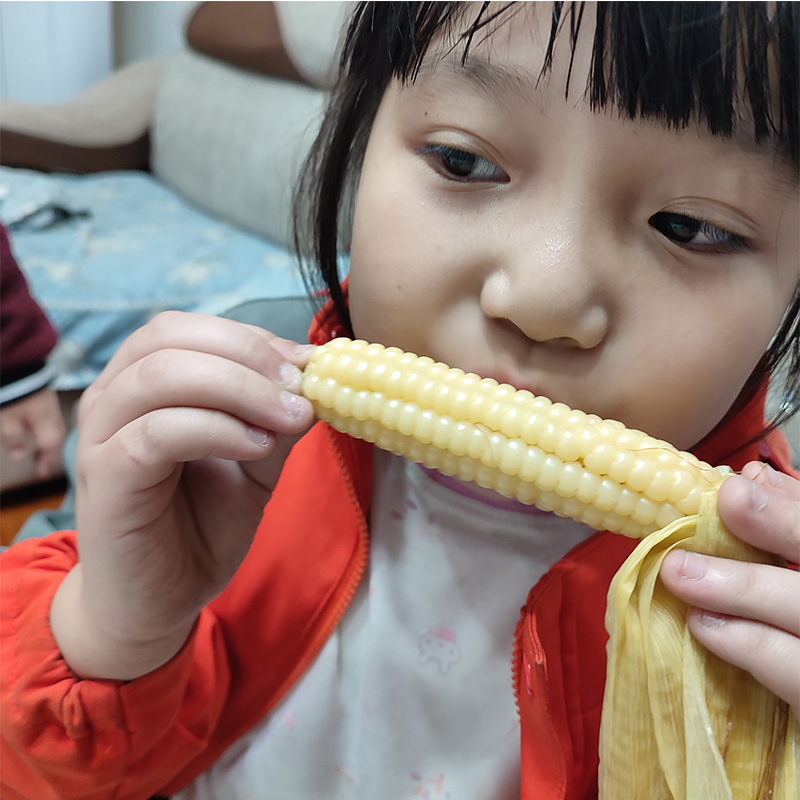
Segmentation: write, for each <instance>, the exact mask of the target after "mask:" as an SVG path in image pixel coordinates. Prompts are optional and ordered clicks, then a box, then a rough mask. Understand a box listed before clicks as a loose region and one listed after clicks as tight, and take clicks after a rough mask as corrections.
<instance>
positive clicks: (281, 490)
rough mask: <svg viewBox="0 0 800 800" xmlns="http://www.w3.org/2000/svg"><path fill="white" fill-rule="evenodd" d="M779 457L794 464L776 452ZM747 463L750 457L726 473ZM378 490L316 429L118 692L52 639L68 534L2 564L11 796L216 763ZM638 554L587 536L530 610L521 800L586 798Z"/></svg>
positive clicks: (297, 645) (285, 657)
mask: <svg viewBox="0 0 800 800" xmlns="http://www.w3.org/2000/svg"><path fill="white" fill-rule="evenodd" d="M762 415H763V397H760V398H755V399H754V400H753V401H752V402H751V403H750V404H749V405H748V406H747V407H746V408H744V409H743V410H742V411H741V412H740V413H739V414H737V415H736V416H735V417H733V418H732V419H730V420H728V421H726V422H725V424H723V425H721V426H720V428H719V429H718V430H717V431H715V432H714V433H713V434H712V435H711V436H710V437H708V438H707V439H706V441H705V442H704V444H703V446H702V448H700V450H698V454H699V455H701V456H702V457H704V458H706V459H707V460H710V461H712V462H718V461H719V459H720V457H721V456H722V454H723V453H726V452H727V451H728V450H729V449H730V444H731V443H732V442H742V441H747V439H749V437H750V435H751V434H753V433H754V432H756V431H757V430H758V429H759V427H760V425H761V420H762ZM775 444H776V447H777V448H778V449H779V450H780V453H779V455H778V457H777V459H778V463H782V464H783V465H784V466H786V465H787V464H788V461H786V460H783V459H785V457H786V452H785V442H782V440H781V439H775ZM757 451H758V447H757V446H755V447H751V448H748V449H747V450H746V451H744V452H742V453H740V454H739V455H738V456H737V457H736V458H735V459H734V461H733V462H732V463H733V466H735V467H739V466H741V465H742V464H743V463H744V462H745V461H746V460H749V459H750V458H754V457H756V455H757ZM371 490H372V448H371V445H368V444H365V443H363V442H360V441H357V440H354V439H351V438H350V437H348V436H345V435H342V434H339V433H337V432H336V431H334V430H333V429H331V428H330V427H329V426H327V425H325V424H322V423H318V424H317V425H316V426H315V427H314V428H312V430H311V431H310V432H309V433H308V434H307V435H306V436H305V437H304V438H303V440H302V441H301V442H300V443H299V444H298V445H297V447H295V449H294V450H293V451H292V454H291V455H290V458H289V460H288V461H287V463H286V466H285V468H284V472H283V475H282V477H281V480H280V483H279V485H278V487H277V489H276V491H275V493H274V494H273V497H272V499H271V501H270V503H269V504H268V506H267V508H266V510H265V513H264V517H263V520H262V523H261V525H260V527H259V529H258V532H257V534H256V537H255V541H254V543H253V546H252V548H251V550H250V552H249V554H248V556H247V558H246V559H245V561H244V563H243V565H242V567H241V568H240V570H239V571H238V572H237V574H236V576H235V577H234V579H233V581H232V582H231V584H230V585H229V586H228V588H227V589H226V590H225V591H224V592H223V593H222V594H221V595H220V596H219V597H218V598H217V599H216V600H214V601H213V602H212V603H211V604H210V605H209V606H208V607H207V608H206V609H205V610H204V611H203V613H202V614H201V616H200V618H199V620H198V622H197V625H196V626H195V629H194V631H193V633H192V636H191V638H190V640H189V641H188V642H187V644H186V645H185V647H184V648H183V649H182V650H181V652H180V653H179V654H178V655H177V656H175V658H173V659H172V660H171V661H170V662H169V663H167V664H165V665H164V666H162V667H160V668H159V669H157V670H155V671H154V672H152V673H150V674H148V675H145V676H143V677H142V678H139V679H138V680H135V681H131V682H128V683H123V682H115V681H94V680H78V679H77V678H76V676H75V675H73V674H72V673H71V671H70V670H69V668H68V667H67V665H66V664H65V662H64V661H63V660H62V659H61V657H60V655H59V652H58V648H57V647H56V644H55V642H54V640H53V638H52V635H51V633H50V630H49V627H48V614H49V609H50V604H51V601H52V598H53V594H54V593H55V590H56V587H57V586H58V584H59V582H60V581H61V579H62V578H63V576H64V575H65V573H66V572H67V571H68V570H69V569H70V568H71V567H72V566H73V565H74V564H75V563H76V561H77V553H76V546H75V537H74V534H73V533H71V532H64V533H57V534H53V535H52V536H50V537H47V538H46V539H43V540H28V541H23V542H20V543H19V544H17V545H14V546H13V547H12V548H10V549H9V550H7V551H6V552H5V553H4V554H3V555H2V557H0V564H2V568H3V575H2V583H0V591H1V592H2V596H1V597H0V612H1V613H2V637H1V638H0V665H1V668H0V703H1V705H0V709H1V710H2V717H0V733H1V734H2V750H1V751H0V769H1V770H2V778H0V787H2V797H3V800H19V798H27V799H28V800H30V799H31V798H35V799H36V800H44V799H45V798H54V800H55V799H56V798H57V800H71V798H76V799H77V798H80V800H95V798H97V799H99V798H112V797H113V798H115V800H134V799H135V800H145V799H146V798H148V797H149V796H150V795H153V794H156V793H158V794H162V795H169V794H170V793H171V792H174V791H176V790H177V789H179V788H180V787H182V786H184V785H186V784H187V783H189V782H190V781H191V780H192V779H193V778H194V777H195V776H197V775H198V774H200V773H202V772H203V771H205V770H206V769H207V768H208V767H210V766H211V764H213V763H214V761H216V759H217V758H219V756H220V755H221V754H222V753H223V751H224V750H225V749H226V748H227V747H228V746H229V745H231V744H232V743H233V742H235V741H236V740H237V739H238V738H240V737H241V736H242V734H243V733H244V732H245V731H247V730H248V729H250V728H252V727H253V726H254V725H255V724H257V723H258V722H259V720H261V719H262V718H263V717H264V715H266V714H267V713H269V711H270V709H272V708H273V707H274V706H275V705H276V703H278V701H279V700H280V699H281V698H282V697H283V696H284V695H285V694H286V693H287V692H288V691H289V690H290V689H291V687H292V686H293V685H294V683H295V682H296V681H297V679H298V677H299V676H300V675H301V673H302V672H303V671H304V670H305V669H306V667H307V666H308V665H309V664H310V663H311V661H312V660H313V659H314V658H315V656H316V654H317V653H318V651H319V650H320V648H321V647H322V644H323V643H324V641H325V640H326V638H327V637H328V635H329V634H330V633H331V632H332V631H333V630H334V628H335V627H336V626H337V624H338V623H339V620H340V618H341V616H342V614H343V613H344V610H345V609H346V607H347V605H348V603H349V602H350V600H351V598H352V596H353V593H354V592H355V589H356V585H357V584H358V582H359V580H360V578H361V576H362V574H363V572H364V570H365V567H366V564H367V556H368V547H369V540H368V530H367V513H368V509H369V502H370V496H371ZM299 511H301V512H302V513H299ZM634 545H635V542H633V541H631V540H628V539H625V538H623V537H620V536H615V535H612V534H609V533H607V532H601V533H597V534H595V535H594V536H592V537H591V538H590V539H588V540H587V541H585V542H584V543H583V544H581V545H580V546H578V547H577V548H575V549H574V550H572V551H571V552H570V553H569V554H568V555H567V556H566V557H565V558H564V559H562V560H561V561H559V562H558V563H557V564H555V565H554V566H553V567H552V568H551V569H550V570H549V571H548V572H547V574H546V575H545V576H544V577H543V578H542V579H541V580H540V581H539V583H538V584H537V585H536V586H535V587H534V588H533V589H532V590H531V592H530V595H529V596H528V598H527V601H526V602H525V605H524V607H523V609H522V614H521V618H520V621H519V623H518V627H517V637H516V645H515V648H514V653H513V654H512V653H509V658H510V659H512V662H513V665H514V675H515V691H516V692H517V697H518V699H519V709H520V715H521V731H522V786H523V789H522V796H523V798H526V800H527V799H528V798H530V799H533V798H537V800H541V799H542V798H547V799H548V800H549V799H550V798H564V800H583V798H591V797H595V796H596V793H597V788H596V774H597V765H598V757H597V740H598V731H599V720H600V706H601V701H602V696H603V684H604V680H605V643H606V634H605V631H604V627H603V615H604V612H605V596H606V592H607V590H608V585H609V583H610V580H611V578H612V576H613V574H614V573H615V572H616V570H617V569H618V568H619V566H620V565H621V564H622V562H623V560H624V559H625V557H626V556H627V555H628V554H629V553H630V551H631V550H632V548H633V546H634ZM520 599H521V600H522V598H520Z"/></svg>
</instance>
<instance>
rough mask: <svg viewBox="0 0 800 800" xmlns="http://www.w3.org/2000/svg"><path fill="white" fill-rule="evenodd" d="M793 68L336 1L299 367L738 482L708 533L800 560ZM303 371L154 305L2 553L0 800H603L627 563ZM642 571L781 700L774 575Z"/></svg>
mask: <svg viewBox="0 0 800 800" xmlns="http://www.w3.org/2000/svg"><path fill="white" fill-rule="evenodd" d="M797 53H798V12H797V7H796V6H795V5H794V4H789V3H787V4H781V3H775V4H773V3H770V4H753V5H750V4H719V5H718V6H717V5H715V4H692V3H687V4H680V3H675V4H673V3H670V4H660V3H659V4H655V3H653V4H641V5H639V4H634V3H624V4H618V5H617V4H611V5H605V4H599V5H598V6H596V7H594V6H588V5H587V6H585V7H584V6H583V5H575V6H562V4H554V5H550V4H544V3H536V4H519V5H514V4H512V5H511V6H510V7H507V6H505V5H497V6H495V5H494V4H490V5H488V6H486V5H482V4H470V3H465V4H459V3H452V4H450V3H433V4H402V3H375V4H367V5H366V6H364V7H359V8H358V9H357V11H356V12H355V16H354V18H353V21H352V24H351V27H350V29H349V33H348V37H347V40H346V43H345V45H344V55H343V76H342V79H341V81H340V84H339V86H338V88H337V90H336V92H335V94H334V97H333V100H332V105H331V109H330V112H329V114H328V117H327V119H326V122H325V124H324V127H323V132H322V135H321V139H320V142H319V143H318V147H317V150H316V152H315V154H314V156H313V158H312V160H311V162H310V166H309V169H310V172H309V173H308V175H307V177H306V182H305V184H304V186H305V189H306V195H305V196H306V197H308V196H312V197H313V209H312V214H315V215H316V216H315V225H314V230H315V236H314V243H313V249H314V252H315V254H316V256H317V263H318V265H319V268H320V275H321V276H322V278H323V279H324V283H325V285H326V286H327V289H328V291H329V294H330V298H331V301H330V303H329V304H328V306H326V308H325V309H324V310H323V311H322V312H321V314H320V315H319V316H318V318H317V320H316V322H315V325H314V327H313V329H312V341H313V342H315V343H319V342H322V341H324V340H326V339H328V338H330V337H332V336H336V335H339V334H342V333H346V334H354V335H356V336H358V337H360V338H365V339H369V340H373V341H378V342H381V343H383V344H386V345H397V346H400V347H402V348H404V349H406V350H411V351H414V352H417V353H419V354H426V355H429V356H431V357H432V358H435V359H437V360H441V361H444V362H446V363H448V364H450V365H451V366H457V367H461V368H462V369H465V370H469V371H474V372H477V373H479V374H482V375H484V376H487V377H494V378H497V379H499V380H501V381H507V382H510V383H512V384H514V385H515V386H518V387H524V388H528V389H530V390H532V391H533V392H535V393H539V394H544V395H546V396H548V397H551V398H552V399H554V400H560V401H563V402H566V403H567V404H569V405H571V406H573V407H578V408H581V409H583V410H585V411H590V412H594V413H596V414H599V415H601V416H603V417H612V418H616V419H619V420H622V421H623V422H624V423H625V424H626V425H628V426H630V427H636V428H640V429H643V430H645V431H647V432H648V433H651V434H653V435H655V436H658V437H661V438H664V439H667V440H669V441H671V442H672V443H674V444H675V445H676V446H678V447H680V448H684V449H686V448H693V449H694V450H695V452H697V453H698V455H700V456H702V457H703V458H705V459H707V460H710V461H712V462H714V463H720V462H722V461H725V462H727V463H729V464H731V465H732V466H733V467H734V468H735V469H738V470H741V471H742V473H743V474H742V475H741V476H736V477H732V478H730V479H729V480H728V481H726V482H725V484H724V486H723V488H722V490H721V492H720V496H719V510H720V513H721V515H722V517H723V518H724V520H725V522H726V523H727V524H728V526H729V527H730V529H731V530H732V532H733V533H734V534H735V535H737V536H739V537H741V538H742V539H744V540H746V541H748V542H751V543H753V544H755V545H757V546H758V547H759V548H761V549H764V550H767V551H770V552H772V553H776V554H778V555H780V556H783V557H784V558H786V559H788V560H789V561H792V562H797V561H798V555H799V551H800V522H799V521H800V483H798V481H796V480H795V479H793V478H792V477H790V476H789V475H787V474H781V472H780V471H779V469H778V468H783V469H784V470H787V469H788V459H786V458H785V448H784V444H785V443H784V442H783V441H782V440H781V439H780V437H778V436H775V435H769V436H765V434H764V430H763V428H764V423H763V419H764V415H763V403H764V392H765V389H766V385H767V381H768V378H769V376H770V374H772V373H774V374H778V373H779V367H781V365H783V372H781V374H782V375H783V376H785V381H786V383H785V394H784V396H785V397H786V399H787V404H786V408H787V409H789V406H790V405H791V404H792V401H793V400H794V399H795V398H796V394H795V393H796V391H797V388H798V382H800V378H799V377H798V376H800V363H798V362H799V361H800V352H798V334H797V325H798V318H800V295H799V294H798V284H799V283H800V256H799V255H798V247H797V243H798V235H799V231H798V83H797V77H798V71H797V70H798V64H797ZM356 183H357V191H356ZM353 197H354V198H355V204H354V209H350V208H349V206H348V203H347V199H348V198H353ZM301 241H302V234H301ZM343 246H349V250H350V258H351V261H350V275H349V284H348V285H347V286H343V285H340V283H339V279H338V275H337V272H336V254H337V251H338V250H339V248H341V247H343ZM776 331H777V334H776ZM308 352H309V348H308V347H307V346H304V347H301V346H299V345H296V344H294V343H292V342H288V341H285V340H280V339H277V338H275V337H273V336H271V335H270V334H268V333H265V332H264V331H261V330H259V329H256V328H252V327H249V326H244V325H239V324H236V323H233V322H231V321H228V320H222V319H213V318H205V317H197V316H193V315H183V314H166V315H163V316H160V317H158V318H156V319H155V320H154V321H153V322H152V323H150V324H149V325H147V326H146V327H144V328H143V329H142V330H140V331H138V332H137V333H135V334H134V335H133V336H132V337H131V338H130V339H129V340H128V341H127V342H126V343H125V344H124V345H123V346H122V347H121V349H120V350H119V352H118V353H117V355H116V356H115V357H114V358H113V359H112V361H111V362H110V363H109V365H108V367H107V369H106V370H105V371H104V373H103V374H102V375H101V377H100V378H99V380H98V381H97V383H96V384H95V385H94V386H93V387H92V388H91V389H89V390H88V391H87V392H86V395H85V399H84V400H83V402H82V407H81V420H80V427H81V441H80V445H79V453H78V478H77V487H76V490H77V498H78V507H77V509H78V510H77V529H78V533H77V538H76V536H75V535H74V534H72V533H69V532H65V533H63V534H57V535H54V536H52V537H49V538H48V539H46V540H40V541H32V542H23V543H21V544H19V545H16V546H14V547H12V548H11V549H10V550H8V551H7V552H6V553H5V554H4V555H3V559H4V563H5V575H4V579H3V586H2V589H3V593H4V597H3V606H2V608H3V615H4V622H3V626H4V627H3V669H2V681H3V689H2V699H3V704H4V705H3V713H4V719H3V731H2V734H3V740H4V751H3V778H2V780H3V798H4V800H15V798H23V797H24V798H44V797H58V798H61V800H65V799H66V798H82V799H83V800H86V799H87V798H111V797H114V798H118V799H119V798H147V797H149V796H150V795H155V794H159V795H172V796H174V797H180V798H212V797H213V798H233V797H262V796H269V797H274V798H304V797H307V798H320V797H325V798H369V799H371V798H378V797H389V798H406V797H407V798H413V797H428V798H440V797H441V798H447V797H449V798H452V799H453V800H456V798H489V797H491V798H513V797H519V796H520V794H521V795H522V796H523V797H526V798H588V797H593V796H596V792H597V779H596V771H597V764H598V756H597V738H598V726H599V718H600V705H601V701H602V691H603V681H604V672H605V667H604V645H605V633H604V631H603V613H604V605H605V593H606V591H607V589H608V584H609V582H610V580H611V577H612V576H613V574H614V572H615V571H616V570H617V569H618V568H619V566H620V565H621V564H622V562H623V560H624V559H625V557H626V556H627V554H628V553H630V551H631V549H632V548H633V546H634V544H635V542H631V541H628V540H626V539H624V538H623V537H619V536H615V535H612V534H609V533H607V532H599V533H598V532H594V531H591V530H589V529H587V528H586V527H584V526H582V525H579V524H577V523H574V522H572V521H570V520H563V519H560V518H556V517H553V516H551V515H547V514H542V513H537V512H536V511H535V510H531V509H528V508H527V507H520V506H518V505H516V504H515V503H509V502H506V501H503V500H502V498H499V497H498V496H496V495H492V494H491V493H489V492H486V491H480V490H478V489H476V488H475V487H473V486H470V485H466V484H462V483H459V482H457V481H453V480H447V479H444V478H442V477H441V476H438V475H437V474H435V473H432V472H430V471H426V470H423V469H421V468H420V467H418V466H416V465H413V464H410V463H408V462H405V461H404V460H402V459H400V458H397V457H394V456H389V455H387V454H385V453H382V452H378V451H375V450H374V449H373V448H372V446H370V445H368V444H365V443H363V442H359V441H356V440H353V439H351V438H349V437H347V436H345V435H343V434H338V433H336V432H334V431H333V430H332V429H330V428H329V427H327V426H325V425H322V424H317V425H315V426H314V427H311V426H312V423H313V419H312V417H313V412H312V409H311V407H310V404H309V403H308V402H307V401H306V400H305V399H303V398H302V397H301V396H300V395H299V385H300V369H301V368H302V367H303V365H304V363H305V360H306V359H307V357H308ZM309 428H310V430H309ZM306 431H308V432H307V433H305V435H304V436H302V438H301V435H302V434H303V433H304V432H306ZM290 451H291V452H290ZM782 453H783V456H784V457H783V459H782V456H781V454H782ZM765 462H770V463H771V464H772V466H770V465H768V464H767V463H765ZM776 467H777V468H776ZM662 579H663V581H664V582H665V583H666V585H667V586H668V587H669V588H670V589H671V590H672V591H673V592H674V593H675V594H677V595H678V596H679V597H681V598H683V599H684V600H686V601H688V602H689V603H690V604H692V605H693V606H696V609H695V610H694V611H693V612H692V618H691V621H692V630H693V632H694V634H695V635H696V637H697V638H698V639H699V640H700V642H702V643H703V644H704V645H705V646H707V647H708V648H709V649H711V650H713V651H714V652H716V653H718V654H719V655H720V656H721V657H722V658H724V659H727V660H729V661H731V662H733V663H735V664H737V665H740V666H741V667H743V668H744V669H746V670H749V671H751V672H752V673H753V674H754V675H755V676H756V677H757V678H758V679H759V680H760V681H762V682H763V683H764V684H765V685H766V686H767V687H768V688H769V689H771V690H772V691H773V692H774V693H775V694H777V695H778V696H779V697H781V698H783V699H784V700H785V701H787V703H789V704H791V707H792V710H793V713H794V714H795V715H798V714H800V673H799V672H798V669H797V664H798V663H800V618H798V614H797V609H798V607H800V576H799V575H798V574H797V572H796V571H793V570H790V569H784V568H778V567H769V566H757V565H753V564H745V563H734V562H728V561H725V560H722V559H715V558H710V557H703V556H698V555H690V554H688V553H682V552H676V553H673V554H671V555H670V556H669V557H668V558H667V559H666V560H665V562H664V566H663V569H662ZM531 587H533V588H531ZM520 605H522V613H521V615H520V610H519V609H520ZM509 668H511V672H510V670H509Z"/></svg>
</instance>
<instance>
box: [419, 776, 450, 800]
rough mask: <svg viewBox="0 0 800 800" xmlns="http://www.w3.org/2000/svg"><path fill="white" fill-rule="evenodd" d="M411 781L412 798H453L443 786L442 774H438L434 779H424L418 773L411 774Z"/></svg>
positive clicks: (427, 799) (426, 799)
mask: <svg viewBox="0 0 800 800" xmlns="http://www.w3.org/2000/svg"><path fill="white" fill-rule="evenodd" d="M411 780H412V781H413V783H414V789H413V792H412V797H421V798H422V800H434V798H437V797H440V798H443V800H448V798H451V797H452V796H453V795H452V793H451V792H450V791H448V789H447V786H446V785H445V780H444V772H440V773H439V774H438V775H437V776H436V777H435V778H424V777H423V776H422V775H421V774H420V773H419V772H412V773H411Z"/></svg>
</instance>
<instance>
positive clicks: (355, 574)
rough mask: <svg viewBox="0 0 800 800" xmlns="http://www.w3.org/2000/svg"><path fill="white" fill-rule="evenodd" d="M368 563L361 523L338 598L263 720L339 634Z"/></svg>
mask: <svg viewBox="0 0 800 800" xmlns="http://www.w3.org/2000/svg"><path fill="white" fill-rule="evenodd" d="M329 436H330V431H329ZM330 438H331V440H332V442H333V448H334V452H335V454H336V460H337V461H338V462H339V465H340V467H341V469H342V474H343V475H344V476H345V479H346V481H347V484H348V488H349V490H350V496H351V498H352V500H353V503H354V505H356V506H357V507H359V508H360V504H359V503H358V499H357V494H356V490H355V487H354V486H353V481H352V477H351V475H350V471H349V470H347V469H345V466H344V463H343V461H344V459H343V456H342V452H341V449H340V447H339V443H338V441H336V437H335V436H331V437H330ZM368 559H369V528H368V527H367V524H366V522H362V524H361V526H360V527H359V531H358V541H357V543H356V551H355V554H354V555H353V558H352V559H351V560H350V563H349V564H348V565H347V568H346V569H345V574H344V577H343V578H342V580H341V581H340V582H339V586H338V587H337V588H336V596H335V597H334V598H333V599H332V600H331V601H330V604H329V606H328V609H327V610H326V611H325V613H324V614H323V620H324V622H323V624H322V625H321V627H320V628H319V629H318V630H317V632H316V633H315V634H314V636H313V637H312V639H311V641H310V642H309V644H308V646H307V647H306V649H305V652H304V653H303V655H302V657H301V658H300V659H299V660H298V662H297V664H295V666H294V668H293V669H292V671H291V672H290V673H289V675H288V676H287V677H286V679H285V680H284V682H283V684H282V685H281V687H280V688H279V689H278V690H277V691H276V692H275V693H274V694H273V696H272V699H271V701H270V703H269V704H268V705H267V706H266V709H265V711H264V716H266V715H267V714H269V713H270V712H271V711H272V710H273V709H274V708H275V707H276V706H277V705H278V704H279V703H280V702H281V700H283V698H284V697H285V696H286V695H287V694H288V693H289V691H290V690H291V689H292V687H293V686H294V685H295V684H296V683H297V681H299V680H300V678H301V676H302V675H303V674H304V673H305V672H306V670H307V669H308V668H309V667H310V666H311V664H312V663H313V661H314V659H315V658H316V657H317V656H318V655H319V652H320V650H322V648H323V646H324V645H325V642H327V641H328V639H329V638H330V636H331V634H332V633H333V632H334V630H336V626H337V625H338V624H339V622H340V621H341V619H342V617H343V616H344V612H345V611H346V610H347V607H348V606H349V605H350V603H351V601H352V599H353V596H354V595H355V593H356V589H358V585H359V583H361V578H362V577H363V576H364V571H365V569H366V567H367V560H368Z"/></svg>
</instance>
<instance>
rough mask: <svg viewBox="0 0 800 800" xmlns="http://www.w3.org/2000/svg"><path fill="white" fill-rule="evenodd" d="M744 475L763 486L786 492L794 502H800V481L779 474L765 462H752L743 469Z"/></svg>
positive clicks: (782, 473) (781, 473)
mask: <svg viewBox="0 0 800 800" xmlns="http://www.w3.org/2000/svg"><path fill="white" fill-rule="evenodd" d="M742 475H744V476H745V477H746V478H750V479H751V480H753V481H755V482H756V483H759V484H761V485H762V486H772V487H774V488H775V489H779V490H780V491H782V492H784V493H785V494H786V495H787V496H788V497H789V498H790V499H792V500H800V481H797V480H795V479H794V478H793V477H792V476H791V475H787V474H786V473H784V472H778V470H776V469H773V468H772V467H771V466H770V465H769V464H765V463H764V462H763V461H750V462H748V463H747V464H745V466H744V468H743V469H742Z"/></svg>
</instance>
